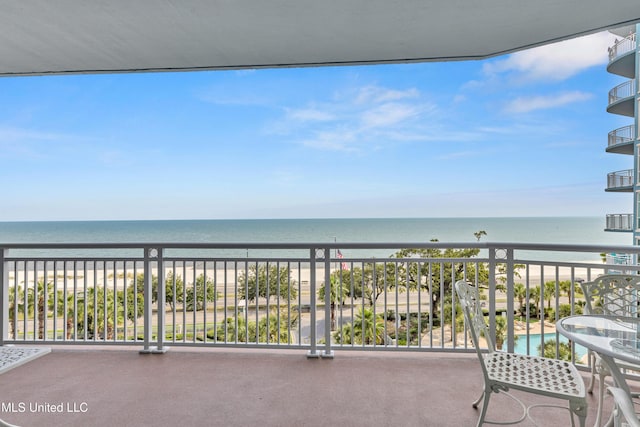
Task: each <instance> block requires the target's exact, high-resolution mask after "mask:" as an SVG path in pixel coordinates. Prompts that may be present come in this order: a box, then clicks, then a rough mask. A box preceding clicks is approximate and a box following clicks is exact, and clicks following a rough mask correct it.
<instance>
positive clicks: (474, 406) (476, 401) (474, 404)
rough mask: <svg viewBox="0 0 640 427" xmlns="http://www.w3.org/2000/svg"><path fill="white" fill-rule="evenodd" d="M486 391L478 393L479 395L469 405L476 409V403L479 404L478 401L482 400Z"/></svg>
mask: <svg viewBox="0 0 640 427" xmlns="http://www.w3.org/2000/svg"><path fill="white" fill-rule="evenodd" d="M485 393H486V391H483V392H482V394H480V397H478V398H477V399H476V400H475V401H474V402H473V403H472V404H471V405H472V406H473V409H478V405H479V404H480V402H482V399H483V398H484V394H485Z"/></svg>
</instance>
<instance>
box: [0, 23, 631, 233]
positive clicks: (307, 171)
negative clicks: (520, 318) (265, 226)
mask: <svg viewBox="0 0 640 427" xmlns="http://www.w3.org/2000/svg"><path fill="white" fill-rule="evenodd" d="M612 44H613V36H612V35H610V34H608V33H600V34H595V35H591V36H587V37H583V38H578V39H573V40H569V41H566V42H562V43H558V44H555V45H549V46H545V47H540V48H536V49H532V50H528V51H522V52H519V53H515V54H512V55H507V56H501V57H496V58H492V59H489V60H484V61H465V62H447V63H423V64H398V65H378V66H349V67H323V68H301V69H269V70H240V71H212V72H192V73H154V74H112V75H75V76H48V77H20V78H2V79H0V93H2V103H1V104H0V177H1V179H2V182H3V184H4V185H3V198H2V209H0V221H31V220H116V219H209V218H210V219H218V218H324V217H447V216H564V215H588V216H602V217H603V221H604V216H605V214H607V213H627V212H631V211H632V199H631V196H630V195H629V194H613V193H605V191H604V187H605V185H606V174H607V173H608V172H613V171H618V170H622V169H630V168H632V167H633V165H632V159H631V157H630V156H623V155H615V154H608V153H606V152H605V148H606V145H607V133H608V132H610V131H611V130H613V129H616V128H618V127H621V126H626V125H628V124H631V123H632V122H631V120H630V119H629V118H624V117H618V116H615V115H611V114H608V113H606V111H605V108H606V103H607V93H608V91H609V90H610V89H611V88H612V87H614V86H616V85H617V84H619V83H621V82H622V81H623V80H622V78H620V77H617V76H614V75H610V74H608V73H607V72H606V70H605V66H606V62H607V47H608V46H610V45H612Z"/></svg>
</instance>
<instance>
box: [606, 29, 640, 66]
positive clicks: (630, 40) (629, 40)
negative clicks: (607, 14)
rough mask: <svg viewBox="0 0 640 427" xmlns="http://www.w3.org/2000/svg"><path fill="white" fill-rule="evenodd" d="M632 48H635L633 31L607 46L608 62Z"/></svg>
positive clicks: (632, 49)
mask: <svg viewBox="0 0 640 427" xmlns="http://www.w3.org/2000/svg"><path fill="white" fill-rule="evenodd" d="M634 50H636V35H635V33H633V34H630V35H628V36H627V37H625V38H623V39H621V40H617V41H616V43H615V44H614V45H613V46H611V47H610V48H609V62H612V61H614V60H615V59H616V58H618V57H620V56H622V55H624V54H625V53H628V52H631V51H634Z"/></svg>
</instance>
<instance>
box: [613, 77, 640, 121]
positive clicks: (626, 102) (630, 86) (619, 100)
mask: <svg viewBox="0 0 640 427" xmlns="http://www.w3.org/2000/svg"><path fill="white" fill-rule="evenodd" d="M635 93H636V83H635V80H628V81H626V82H624V83H622V84H619V85H618V86H616V87H614V88H613V89H611V90H610V91H609V104H608V105H607V112H609V113H612V114H620V115H622V116H627V117H634V114H635V109H634V108H635V107H634V99H635V97H634V95H635Z"/></svg>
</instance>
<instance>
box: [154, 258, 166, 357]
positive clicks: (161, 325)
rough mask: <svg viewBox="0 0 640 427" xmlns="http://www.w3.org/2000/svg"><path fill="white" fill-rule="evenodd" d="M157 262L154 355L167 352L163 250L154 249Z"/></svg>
mask: <svg viewBox="0 0 640 427" xmlns="http://www.w3.org/2000/svg"><path fill="white" fill-rule="evenodd" d="M156 251H157V252H156V254H157V260H156V268H157V270H158V295H157V301H158V302H157V309H158V320H157V322H158V331H157V333H156V339H157V341H158V347H157V349H156V350H155V351H154V353H165V352H166V351H167V350H168V347H164V340H165V336H166V332H165V327H166V325H165V323H166V320H165V318H166V312H165V301H166V297H165V295H166V289H165V280H164V276H165V274H164V248H157V249H156Z"/></svg>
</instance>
